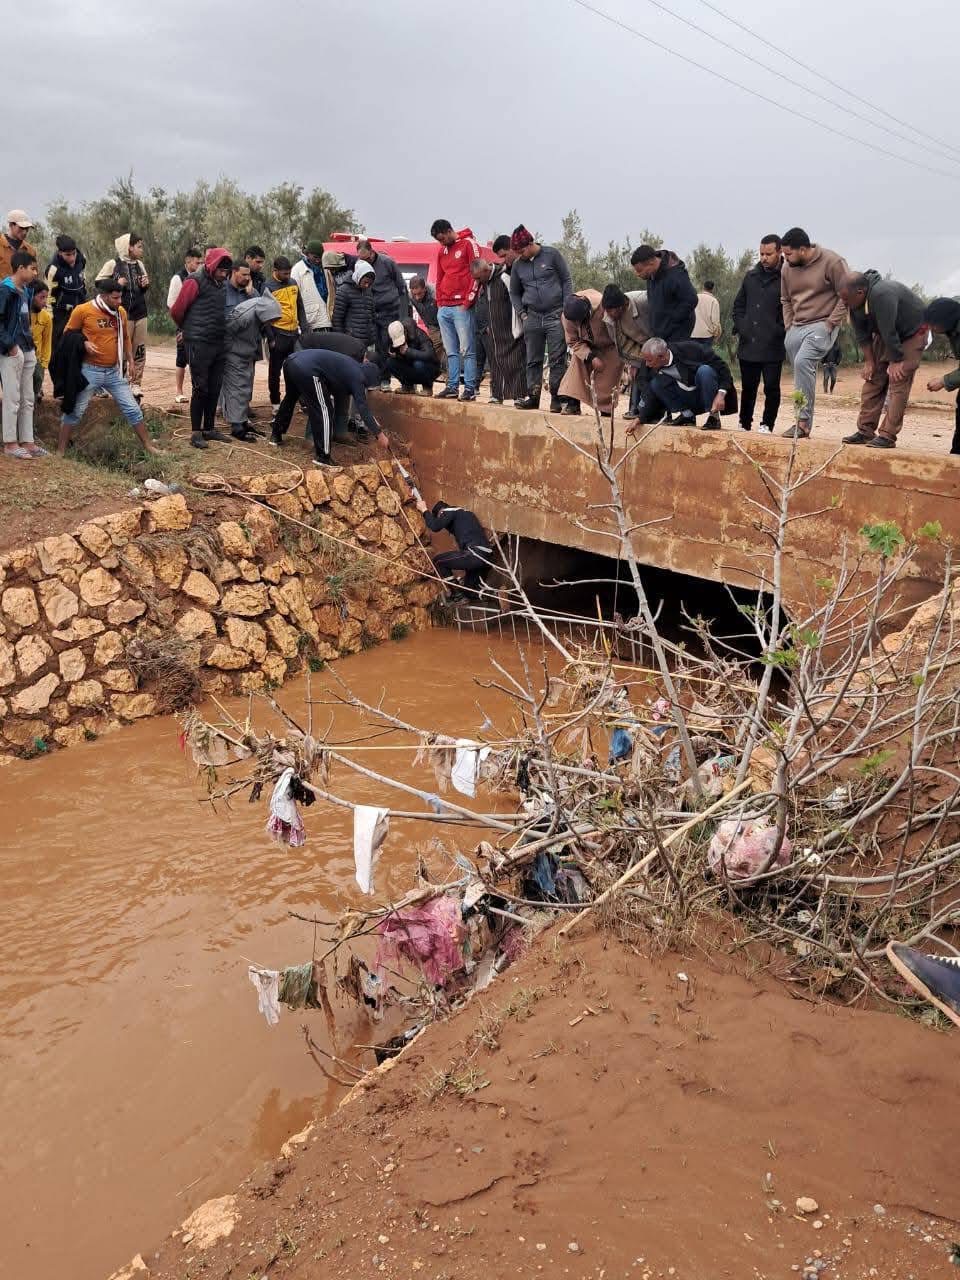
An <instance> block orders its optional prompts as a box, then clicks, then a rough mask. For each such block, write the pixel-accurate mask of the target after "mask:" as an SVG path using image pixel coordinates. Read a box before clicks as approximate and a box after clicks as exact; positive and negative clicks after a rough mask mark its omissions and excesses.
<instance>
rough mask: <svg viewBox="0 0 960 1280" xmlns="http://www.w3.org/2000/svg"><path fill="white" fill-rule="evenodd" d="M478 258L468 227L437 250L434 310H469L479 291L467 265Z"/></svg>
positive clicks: (478, 285)
mask: <svg viewBox="0 0 960 1280" xmlns="http://www.w3.org/2000/svg"><path fill="white" fill-rule="evenodd" d="M479 257H480V248H479V245H478V244H477V242H476V240H474V238H473V232H472V231H471V230H470V228H469V227H464V228H463V230H462V231H458V232H457V238H456V240H454V242H453V244H451V245H445V244H442V245H441V246H440V252H439V254H438V255H437V306H438V307H472V306H473V304H474V303H475V302H476V300H477V293H478V291H479V289H480V284H479V281H477V280H474V278H473V276H472V275H471V274H470V263H471V262H473V260H474V258H479Z"/></svg>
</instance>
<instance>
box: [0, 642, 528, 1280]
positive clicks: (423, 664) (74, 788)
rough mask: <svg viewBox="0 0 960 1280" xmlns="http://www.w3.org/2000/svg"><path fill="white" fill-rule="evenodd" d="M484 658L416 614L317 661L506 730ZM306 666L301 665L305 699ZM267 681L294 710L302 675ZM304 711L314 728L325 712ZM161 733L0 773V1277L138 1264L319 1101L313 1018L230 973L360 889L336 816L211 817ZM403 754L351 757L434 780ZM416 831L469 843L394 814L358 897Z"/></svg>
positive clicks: (442, 717)
mask: <svg viewBox="0 0 960 1280" xmlns="http://www.w3.org/2000/svg"><path fill="white" fill-rule="evenodd" d="M491 653H493V654H494V655H495V656H496V657H497V658H498V659H499V660H501V661H504V662H506V663H509V664H510V665H511V666H512V665H513V659H514V658H515V654H516V650H515V648H514V646H513V645H512V644H511V643H510V642H508V641H506V640H499V639H488V638H487V637H483V636H475V635H458V634H457V633H456V632H452V631H442V630H434V631H431V632H426V633H422V634H420V635H416V636H412V637H409V638H408V639H406V640H404V641H402V642H400V643H397V644H388V645H385V646H383V647H382V648H379V649H375V650H371V651H369V652H367V653H362V654H358V655H356V656H355V657H352V658H349V659H346V660H344V661H342V662H341V663H340V664H339V666H338V668H337V670H338V672H339V673H340V674H341V675H342V676H343V678H344V679H346V680H348V681H349V683H350V685H351V686H352V687H353V688H354V689H355V690H356V692H357V693H358V694H359V696H360V697H362V698H364V699H366V700H368V701H376V700H377V699H378V698H379V697H380V695H381V693H382V692H383V690H384V688H386V690H387V699H386V702H385V706H386V707H387V708H388V709H390V710H393V711H394V712H395V713H397V714H399V715H400V716H402V717H403V718H406V719H408V720H410V721H411V722H413V723H415V724H424V725H428V726H431V725H436V726H440V727H442V728H444V729H445V730H447V731H453V732H457V733H460V734H476V733H477V732H478V730H479V728H480V725H481V723H482V721H483V719H484V713H485V712H488V711H489V712H490V713H491V714H492V716H493V718H494V721H495V723H496V726H497V729H499V730H503V731H506V730H507V725H508V722H509V704H508V703H507V700H506V699H505V698H504V697H503V696H502V695H498V694H497V693H496V692H494V691H490V690H485V689H480V688H478V687H477V685H476V684H475V683H474V682H473V681H472V679H471V678H470V674H471V673H476V674H478V675H481V676H487V677H489V676H492V675H493V674H494V673H493V672H492V670H491V668H490V666H489V657H490V654H491ZM323 680H324V676H323V674H322V673H321V674H319V675H317V676H315V677H313V687H314V696H315V697H319V696H321V694H320V692H319V689H320V687H321V682H322V681H323ZM278 696H279V697H280V699H281V701H282V702H283V703H284V705H285V706H287V707H288V708H290V710H291V711H292V712H293V713H294V714H298V715H299V713H300V710H301V709H302V707H303V700H304V681H303V679H298V680H296V681H293V682H291V684H290V685H289V686H287V687H285V688H284V690H283V691H282V693H281V694H280V695H278ZM478 704H479V705H478ZM245 705H246V703H245V701H243V702H240V703H237V702H235V703H233V704H232V706H233V709H234V710H236V709H237V708H238V707H241V708H242V707H245ZM316 712H317V715H318V723H319V724H320V725H321V726H325V725H326V723H327V717H328V716H329V714H330V711H329V710H328V709H327V708H322V707H318V708H317V709H316ZM177 731H178V727H177V723H176V721H175V720H174V719H173V718H172V717H165V718H159V719H155V720H150V721H146V722H141V723H140V724H138V725H134V726H130V727H128V728H124V729H121V730H118V731H116V732H114V733H111V734H109V735H106V736H105V737H103V738H101V739H99V740H98V741H96V742H91V743H85V744H83V745H81V746H78V747H76V748H71V749H70V750H69V751H62V752H59V753H57V754H54V755H51V756H50V757H48V758H41V759H38V760H34V761H30V762H17V763H15V764H13V765H10V766H8V767H7V768H5V769H3V770H0V805H2V813H3V836H2V849H0V868H2V876H3V894H2V901H0V955H2V964H0V1134H2V1145H0V1186H2V1194H0V1257H2V1258H3V1261H4V1262H5V1264H6V1266H5V1267H4V1271H5V1273H9V1274H12V1275H21V1276H29V1277H30V1280H53V1278H54V1277H57V1280H60V1278H61V1277H63V1276H64V1275H69V1276H70V1277H71V1280H104V1277H106V1276H107V1275H108V1274H109V1273H110V1272H111V1271H112V1270H113V1269H114V1268H115V1267H117V1266H119V1265H120V1264H122V1263H124V1262H126V1261H127V1260H128V1259H129V1258H130V1257H131V1256H132V1255H133V1254H134V1253H136V1252H138V1251H142V1252H143V1254H144V1257H145V1258H146V1259H147V1261H148V1262H149V1254H150V1251H151V1249H152V1248H153V1247H155V1246H156V1244H157V1243H158V1242H159V1240H160V1239H161V1237H162V1236H163V1235H164V1234H165V1233H166V1232H169V1231H170V1230H172V1229H173V1228H174V1227H175V1226H176V1224H177V1223H178V1222H180V1221H181V1220H182V1219H183V1218H184V1217H186V1215H187V1214H188V1213H190V1212H191V1210H192V1209H194V1208H195V1207H196V1206H197V1205H198V1204H201V1203H202V1202H203V1201H204V1200H206V1199H209V1198H210V1197H211V1196H215V1195H221V1194H225V1193H227V1192H229V1191H232V1190H233V1189H235V1187H236V1185H237V1183H238V1182H239V1181H240V1180H241V1179H242V1178H243V1177H245V1176H246V1174H247V1173H249V1172H250V1171H251V1169H252V1168H254V1167H255V1166H256V1165H257V1164H258V1163H259V1162H261V1161H263V1160H265V1159H268V1158H272V1157H274V1156H276V1154H277V1152H278V1150H279V1147H280V1145H281V1144H282V1142H283V1141H284V1140H285V1139H286V1138H287V1137H288V1136H289V1135H290V1134H291V1133H294V1132H296V1131H297V1130H299V1129H301V1128H302V1127H303V1126H304V1124H306V1123H307V1121H308V1120H309V1119H310V1118H311V1117H312V1116H313V1115H314V1113H315V1112H316V1111H317V1110H318V1109H319V1110H320V1111H321V1112H322V1111H325V1110H329V1109H330V1108H331V1107H332V1106H333V1105H334V1104H335V1102H336V1098H337V1096H338V1095H337V1091H336V1090H335V1088H334V1086H332V1085H330V1084H328V1083H327V1082H326V1081H325V1080H324V1078H323V1077H322V1075H321V1074H320V1072H319V1071H318V1069H317V1068H316V1066H315V1065H314V1064H313V1062H312V1061H311V1060H310V1059H309V1057H308V1056H307V1054H306V1052H305V1050H304V1046H303V1041H302V1036H301V1031H300V1026H301V1023H302V1022H303V1021H304V1017H305V1016H306V1017H307V1018H309V1019H311V1020H312V1022H311V1029H312V1031H313V1033H314V1034H315V1035H316V1037H317V1039H318V1041H319V1042H321V1043H323V1042H324V1030H323V1018H322V1015H321V1014H319V1013H308V1014H307V1015H303V1014H300V1013H292V1012H289V1011H287V1010H282V1011H281V1018H280V1023H279V1024H278V1025H277V1026H276V1027H268V1026H267V1025H266V1023H265V1022H264V1020H263V1018H262V1017H260V1015H259V1014H258V1013H257V1002H256V992H255V991H254V988H253V987H252V985H251V984H250V983H249V981H248V978H247V972H246V967H247V961H248V959H250V960H253V961H255V962H257V963H259V964H262V965H265V966H268V967H281V966H283V965H285V964H293V963H300V962H302V961H304V960H308V959H309V958H310V956H311V951H312V942H313V938H312V934H313V930H312V928H311V927H310V926H309V925H305V924H302V923H300V922H298V921H295V920H292V919H291V918H290V917H289V916H288V914H287V913H288V912H289V911H298V912H301V913H303V914H316V915H320V916H323V917H328V916H334V915H336V914H337V913H339V912H340V911H341V910H343V909H344V908H345V907H346V906H348V905H351V904H358V903H360V902H361V901H362V902H365V903H370V902H373V901H376V900H377V899H363V898H362V895H361V894H360V893H359V891H358V890H357V888H356V885H355V882H354V880H353V854H352V818H351V814H350V812H349V811H347V810H337V809H333V808H332V807H331V806H328V805H320V804H317V805H315V806H313V807H312V808H311V809H310V810H307V811H306V813H305V820H306V826H307V831H308V841H307V844H306V845H305V846H304V847H303V848H302V849H288V848H284V847H280V846H278V845H275V844H273V843H272V842H271V841H270V840H269V838H268V837H267V836H266V835H265V834H264V831H263V825H264V822H265V819H266V812H267V811H266V803H265V801H266V798H264V801H262V802H261V803H259V804H257V805H249V804H247V802H246V800H245V798H244V799H242V800H241V801H240V803H238V804H237V805H236V807H235V808H233V809H232V810H231V811H229V812H224V813H222V814H218V813H214V812H213V811H212V810H211V807H210V806H209V805H207V804H202V803H200V799H201V797H202V795H203V794H204V791H203V788H202V786H201V785H200V784H199V783H198V781H197V778H196V771H195V769H194V766H193V764H192V760H190V759H188V758H186V757H185V756H184V755H183V754H182V753H181V751H180V749H179V745H178V741H177ZM336 731H337V732H338V733H339V734H340V737H341V738H348V737H354V736H356V735H357V734H358V733H359V732H362V729H361V727H360V721H359V719H358V715H357V713H356V712H353V711H344V710H343V709H340V710H338V711H337V712H336ZM381 741H386V742H391V741H397V740H396V739H386V740H381ZM407 741H409V739H408V740H407ZM413 754H414V753H413V752H412V751H402V750H390V751H377V752H365V753H362V754H358V755H357V756H356V758H357V759H359V760H361V761H363V762H364V763H367V764H369V765H370V766H371V767H373V768H378V767H379V768H380V769H381V770H382V771H384V772H389V773H392V774H394V775H395V776H397V777H399V778H402V779H404V780H406V781H410V782H412V783H413V784H414V785H419V786H421V787H422V788H424V789H425V790H431V791H432V790H434V789H435V786H436V784H435V781H434V779H433V775H432V773H430V772H429V771H425V770H424V769H423V768H422V767H421V768H417V769H414V766H413ZM335 782H336V784H337V785H336V787H335V788H334V789H335V790H338V791H339V792H340V794H343V795H345V796H346V797H348V798H349V799H351V800H357V801H364V802H367V803H374V802H376V803H378V804H386V805H391V806H393V807H396V808H400V809H405V810H406V809H411V810H415V809H418V808H420V807H421V802H420V801H418V800H416V799H414V798H413V797H409V796H403V795H402V794H401V793H399V792H397V791H395V790H391V791H389V792H387V790H386V789H385V788H384V787H383V786H381V785H380V784H377V783H375V782H372V781H367V780H366V779H364V778H361V777H359V776H358V775H355V774H350V773H347V772H346V771H341V772H340V773H339V774H337V775H336V776H335ZM464 803H467V804H469V803H470V802H469V801H465V802H464ZM476 803H477V806H478V808H489V807H492V805H491V802H489V801H484V800H483V799H481V798H480V797H478V801H477V802H476ZM482 834H483V833H482V832H477V833H476V837H475V839H476V838H479V837H480V836H481V835H482ZM438 836H440V837H442V838H443V839H444V841H445V843H446V844H447V845H448V846H450V847H452V846H453V845H455V844H460V845H461V846H462V847H470V845H471V839H470V835H469V833H468V832H466V831H465V830H464V829H462V828H460V829H452V828H449V827H447V828H441V827H440V826H439V825H436V824H428V823H421V822H414V821H397V820H395V821H394V822H393V824H392V826H391V833H390V836H389V838H388V843H387V847H386V852H385V854H384V856H383V858H382V861H381V864H380V868H379V876H378V883H377V889H378V891H379V895H378V896H379V897H380V898H381V899H382V895H383V894H385V893H386V894H389V893H390V892H391V891H392V892H394V893H397V894H399V893H402V892H403V891H405V890H406V889H407V888H408V887H409V886H410V884H411V882H412V875H413V868H414V865H415V857H416V855H415V852H414V844H415V843H416V842H421V843H423V842H425V841H428V840H431V839H433V838H435V837H438ZM475 839H474V841H473V843H475ZM431 860H432V863H433V865H434V866H436V867H438V868H439V867H441V866H443V865H444V864H443V862H442V859H441V856H440V855H438V854H433V855H431ZM447 865H449V864H447ZM338 1019H339V1022H338V1041H339V1043H340V1046H341V1048H343V1047H345V1046H348V1045H350V1044H352V1043H355V1042H356V1041H357V1040H359V1041H360V1042H368V1041H369V1027H368V1026H367V1024H366V1023H365V1021H363V1020H361V1019H360V1018H359V1016H358V1015H357V1014H356V1013H355V1012H351V1011H350V1010H349V1009H347V1008H346V1007H345V1006H343V1005H342V1004H340V1005H338ZM367 1061H372V1058H371V1055H369V1054H368V1055H367Z"/></svg>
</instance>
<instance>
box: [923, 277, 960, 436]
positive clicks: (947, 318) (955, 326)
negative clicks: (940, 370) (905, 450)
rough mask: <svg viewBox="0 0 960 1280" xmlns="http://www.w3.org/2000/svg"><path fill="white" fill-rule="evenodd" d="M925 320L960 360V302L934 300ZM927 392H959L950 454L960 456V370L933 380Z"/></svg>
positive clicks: (925, 314) (949, 299) (947, 299)
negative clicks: (943, 337) (947, 343)
mask: <svg viewBox="0 0 960 1280" xmlns="http://www.w3.org/2000/svg"><path fill="white" fill-rule="evenodd" d="M923 318H924V320H926V322H927V324H928V325H929V326H930V328H931V330H932V331H933V332H934V333H942V334H943V335H944V336H945V337H946V339H947V341H948V342H949V343H950V349H951V351H952V352H953V354H954V358H955V359H957V360H960V301H958V300H957V299H956V298H934V300H933V301H932V302H931V303H930V305H929V307H927V309H926V311H925V312H924V313H923ZM927 390H928V391H956V392H957V417H956V426H955V429H954V432H953V444H952V445H951V446H950V452H951V453H957V454H960V368H957V369H954V370H953V372H952V373H948V374H945V375H944V376H943V377H942V378H931V379H930V381H929V382H928V383H927Z"/></svg>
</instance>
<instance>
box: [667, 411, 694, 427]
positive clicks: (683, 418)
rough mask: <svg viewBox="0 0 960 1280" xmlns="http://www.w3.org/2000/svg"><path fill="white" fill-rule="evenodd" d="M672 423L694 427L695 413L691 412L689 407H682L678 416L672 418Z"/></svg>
mask: <svg viewBox="0 0 960 1280" xmlns="http://www.w3.org/2000/svg"><path fill="white" fill-rule="evenodd" d="M673 425H674V426H675V427H695V426H696V425H697V415H696V414H695V413H691V411H690V410H689V409H684V410H683V412H682V413H681V414H680V416H679V418H674V420H673Z"/></svg>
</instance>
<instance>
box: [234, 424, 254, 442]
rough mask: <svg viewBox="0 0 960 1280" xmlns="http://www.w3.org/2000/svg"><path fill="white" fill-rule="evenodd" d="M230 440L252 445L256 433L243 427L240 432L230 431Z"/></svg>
mask: <svg viewBox="0 0 960 1280" xmlns="http://www.w3.org/2000/svg"><path fill="white" fill-rule="evenodd" d="M230 439H231V440H240V441H241V442H242V443H243V444H252V443H253V442H254V440H256V439H257V432H256V431H251V430H250V428H249V427H244V428H243V430H242V431H231V432H230Z"/></svg>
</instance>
